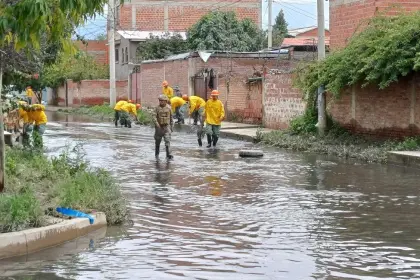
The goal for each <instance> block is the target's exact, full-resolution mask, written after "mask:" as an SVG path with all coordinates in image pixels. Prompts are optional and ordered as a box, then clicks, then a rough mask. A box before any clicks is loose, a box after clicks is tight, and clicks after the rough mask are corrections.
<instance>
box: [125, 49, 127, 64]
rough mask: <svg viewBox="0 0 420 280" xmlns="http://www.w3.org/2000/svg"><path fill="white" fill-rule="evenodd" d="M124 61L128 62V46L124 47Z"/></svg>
mask: <svg viewBox="0 0 420 280" xmlns="http://www.w3.org/2000/svg"><path fill="white" fill-rule="evenodd" d="M125 63H128V48H127V47H125Z"/></svg>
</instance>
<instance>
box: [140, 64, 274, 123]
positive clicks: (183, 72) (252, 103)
mask: <svg viewBox="0 0 420 280" xmlns="http://www.w3.org/2000/svg"><path fill="white" fill-rule="evenodd" d="M276 63H277V61H276V60H273V61H268V62H267V61H265V60H263V59H254V58H233V59H232V63H231V62H230V59H228V58H220V57H210V58H209V60H208V61H207V62H206V63H204V62H203V61H202V60H201V58H199V57H196V58H191V61H190V62H189V61H188V60H178V61H167V62H156V63H147V64H142V66H141V71H140V93H139V95H140V94H141V98H142V101H141V102H142V104H143V106H145V107H150V106H156V105H157V104H158V99H157V98H158V96H159V94H161V92H162V86H161V84H162V81H163V80H164V79H166V80H167V81H168V82H169V84H170V85H171V86H174V85H178V86H179V87H180V90H181V93H185V94H188V84H189V83H188V82H189V75H190V76H194V75H195V74H197V73H199V72H200V71H201V70H203V69H205V68H213V69H214V71H215V72H216V73H217V75H218V78H217V83H218V90H219V91H220V93H221V94H220V100H221V101H222V102H224V103H225V104H227V106H226V110H227V112H228V114H229V116H228V117H229V118H230V119H235V120H237V121H239V120H240V121H243V122H246V123H261V122H262V93H263V88H262V82H257V83H255V84H253V85H250V86H249V85H248V84H247V78H248V77H251V76H252V75H253V73H254V68H253V67H255V68H256V69H257V70H262V67H263V65H264V64H265V66H266V67H267V68H272V67H273V66H274V65H275V64H276ZM189 65H190V66H191V68H190V74H189V72H188V71H189ZM230 67H232V71H229V70H230ZM229 72H230V74H231V78H230V90H229V98H228V97H227V87H226V79H227V78H226V74H227V73H229ZM134 79H135V78H134ZM193 94H194V93H193ZM209 94H210V91H208V98H209V97H210V95H209ZM226 101H227V103H226Z"/></svg>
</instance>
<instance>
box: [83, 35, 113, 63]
mask: <svg viewBox="0 0 420 280" xmlns="http://www.w3.org/2000/svg"><path fill="white" fill-rule="evenodd" d="M107 43H108V42H107V41H106V40H104V41H97V40H88V41H87V45H84V44H83V43H82V42H81V41H76V42H75V44H76V46H77V47H78V48H79V50H81V51H84V52H86V53H87V54H89V55H91V56H93V57H94V58H95V60H96V62H98V63H100V64H108V61H109V52H108V46H107Z"/></svg>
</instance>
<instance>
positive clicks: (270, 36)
mask: <svg viewBox="0 0 420 280" xmlns="http://www.w3.org/2000/svg"><path fill="white" fill-rule="evenodd" d="M272 17H273V0H268V48H269V49H271V48H272V47H273V18H272Z"/></svg>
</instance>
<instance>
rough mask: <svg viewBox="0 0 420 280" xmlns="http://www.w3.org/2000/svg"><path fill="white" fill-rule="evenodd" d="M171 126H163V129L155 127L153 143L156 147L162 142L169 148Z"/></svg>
mask: <svg viewBox="0 0 420 280" xmlns="http://www.w3.org/2000/svg"><path fill="white" fill-rule="evenodd" d="M171 133H172V131H171V126H170V125H165V126H163V127H155V143H156V145H157V146H159V145H160V143H161V142H162V138H163V141H164V142H165V146H166V147H170V145H171Z"/></svg>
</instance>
